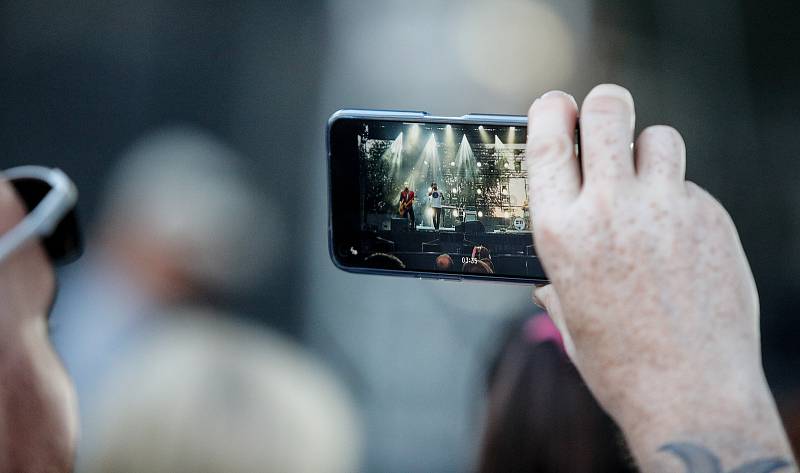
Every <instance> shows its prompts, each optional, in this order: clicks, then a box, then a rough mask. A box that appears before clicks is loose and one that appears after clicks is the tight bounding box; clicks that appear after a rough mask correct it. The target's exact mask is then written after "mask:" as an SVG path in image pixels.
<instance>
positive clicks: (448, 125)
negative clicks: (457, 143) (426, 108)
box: [445, 124, 453, 130]
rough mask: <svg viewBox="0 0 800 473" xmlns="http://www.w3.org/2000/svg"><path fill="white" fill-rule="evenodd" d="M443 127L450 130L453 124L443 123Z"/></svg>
mask: <svg viewBox="0 0 800 473" xmlns="http://www.w3.org/2000/svg"><path fill="white" fill-rule="evenodd" d="M445 128H446V129H448V130H452V129H453V125H450V124H447V125H445Z"/></svg>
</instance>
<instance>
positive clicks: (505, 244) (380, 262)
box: [329, 119, 546, 281]
mask: <svg viewBox="0 0 800 473" xmlns="http://www.w3.org/2000/svg"><path fill="white" fill-rule="evenodd" d="M329 139H330V140H331V143H330V150H331V155H330V170H331V183H330V184H331V229H332V234H331V237H332V242H331V250H332V256H333V258H334V261H336V262H337V264H339V265H340V266H342V267H344V268H345V269H361V270H364V271H369V270H379V271H380V270H384V271H399V272H410V273H416V274H419V275H430V274H432V275H459V276H465V277H477V278H502V279H511V280H534V281H536V280H544V279H545V278H546V276H545V275H544V272H543V270H542V266H541V264H540V262H539V260H538V258H537V257H536V253H535V249H534V246H533V241H532V237H531V228H532V221H531V212H530V206H529V200H528V199H529V194H528V180H527V166H526V163H525V141H526V128H525V127H524V126H512V125H498V124H480V123H464V122H456V123H443V122H426V121H419V122H417V121H399V120H364V119H347V120H339V121H336V122H334V125H333V126H332V127H331V130H330V135H329Z"/></svg>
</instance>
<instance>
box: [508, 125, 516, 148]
mask: <svg viewBox="0 0 800 473" xmlns="http://www.w3.org/2000/svg"><path fill="white" fill-rule="evenodd" d="M516 130H517V129H516V128H514V127H513V126H512V127H509V129H508V144H514V132H515V131H516Z"/></svg>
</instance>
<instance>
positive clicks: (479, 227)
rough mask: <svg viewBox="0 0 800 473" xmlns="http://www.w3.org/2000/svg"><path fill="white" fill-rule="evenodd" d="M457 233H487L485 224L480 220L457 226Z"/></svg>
mask: <svg viewBox="0 0 800 473" xmlns="http://www.w3.org/2000/svg"><path fill="white" fill-rule="evenodd" d="M456 232H462V233H469V234H475V233H486V227H484V226H483V222H481V221H480V220H471V221H469V222H464V223H459V224H458V225H456Z"/></svg>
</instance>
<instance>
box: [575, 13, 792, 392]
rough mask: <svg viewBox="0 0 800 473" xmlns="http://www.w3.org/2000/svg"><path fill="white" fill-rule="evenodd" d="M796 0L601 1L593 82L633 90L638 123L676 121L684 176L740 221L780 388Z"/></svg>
mask: <svg viewBox="0 0 800 473" xmlns="http://www.w3.org/2000/svg"><path fill="white" fill-rule="evenodd" d="M796 9H797V7H796V4H794V3H793V2H788V1H778V2H767V3H764V2H754V1H749V0H748V1H744V2H730V1H727V0H707V1H703V2H679V1H657V0H645V1H637V2H631V1H627V0H612V1H603V2H596V3H595V12H594V18H593V29H594V34H595V39H596V43H595V44H596V54H594V55H591V56H593V57H594V61H592V66H593V68H595V69H596V70H597V73H596V74H593V75H591V82H592V83H596V82H603V81H610V82H619V83H621V84H623V85H625V86H626V87H628V88H629V89H630V90H631V91H632V92H633V95H634V97H635V99H636V104H637V110H636V113H637V129H638V130H641V129H642V128H644V127H646V126H648V125H653V124H659V123H666V124H669V125H672V126H674V127H676V128H677V129H678V130H679V131H680V132H681V133H682V134H683V137H684V139H685V141H686V150H687V159H688V162H687V177H688V178H689V179H690V180H693V181H695V182H697V183H698V184H700V185H701V186H703V187H705V188H706V189H707V190H708V191H709V192H711V193H712V194H713V195H714V196H715V197H717V198H718V199H719V200H720V201H721V202H722V203H723V204H724V205H725V207H726V208H727V209H728V211H729V213H730V214H731V216H732V217H733V219H734V221H735V222H736V225H737V228H738V229H739V235H740V237H741V240H742V244H743V246H744V249H745V252H746V253H747V256H748V259H749V261H750V264H751V267H752V270H753V273H754V276H755V279H756V283H757V285H758V289H759V295H760V300H761V310H762V321H763V323H762V333H763V343H764V356H765V365H766V369H767V375H768V378H769V380H770V383H771V384H772V385H773V386H774V387H777V388H780V389H783V388H788V387H790V386H792V385H797V384H800V379H798V377H797V375H796V373H798V372H800V348H798V344H797V343H796V340H797V338H798V336H800V320H798V318H797V313H798V307H800V297H799V296H798V294H800V276H799V275H800V191H798V189H800V185H799V184H800V160H799V159H798V151H797V150H798V149H800V133H799V132H800V116H798V114H797V110H798V108H800V87H798V84H800V63H799V62H798V61H797V59H796V57H797V54H798V51H800V25H798V23H797V21H796V19H797V15H796V13H795V10H796ZM581 92H582V93H583V91H581ZM665 277H669V276H668V275H665Z"/></svg>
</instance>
